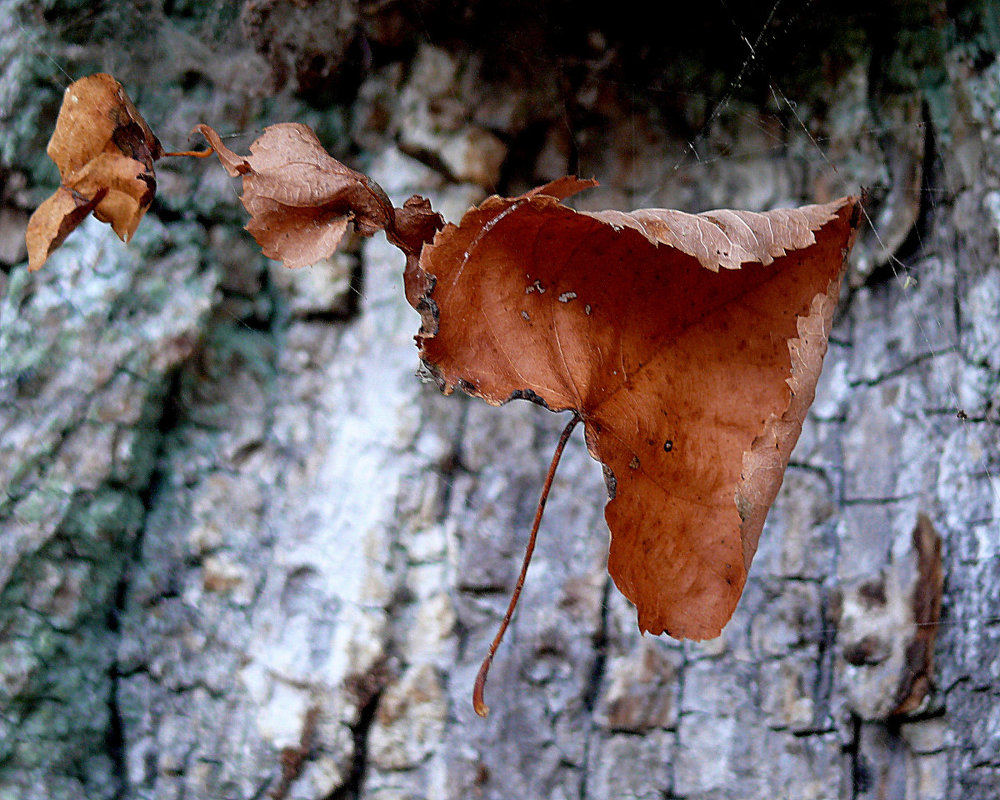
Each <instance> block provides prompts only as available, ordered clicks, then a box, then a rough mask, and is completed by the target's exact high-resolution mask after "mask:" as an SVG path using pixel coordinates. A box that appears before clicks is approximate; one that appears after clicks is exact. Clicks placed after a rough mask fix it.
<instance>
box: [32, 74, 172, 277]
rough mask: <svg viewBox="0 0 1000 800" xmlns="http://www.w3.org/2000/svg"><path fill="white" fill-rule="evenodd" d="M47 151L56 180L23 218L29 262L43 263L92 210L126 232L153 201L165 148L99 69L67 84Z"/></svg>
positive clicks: (122, 233) (35, 266) (122, 92)
mask: <svg viewBox="0 0 1000 800" xmlns="http://www.w3.org/2000/svg"><path fill="white" fill-rule="evenodd" d="M47 152H48V154H49V157H50V158H51V159H52V160H53V161H54V162H55V163H56V166H58V167H59V176H60V183H61V185H60V187H59V189H58V190H57V191H56V193H55V194H54V195H52V197H50V198H49V199H48V200H46V201H45V202H43V203H42V204H41V205H40V206H39V207H38V209H37V210H36V211H35V213H34V214H33V215H32V216H31V219H30V220H29V221H28V229H27V232H26V234H25V240H26V242H27V245H28V268H29V269H32V270H35V269H38V268H39V267H41V266H42V264H44V263H45V260H46V259H47V258H48V257H49V255H50V254H51V253H52V252H53V251H54V250H55V249H56V248H57V247H58V246H59V245H60V244H61V243H62V242H63V240H64V239H65V238H66V236H68V235H69V233H70V232H71V231H72V230H73V229H74V228H75V227H76V226H77V225H79V224H80V223H81V222H82V221H83V220H84V218H85V217H86V216H87V214H88V213H89V212H90V211H93V212H94V216H96V217H97V218H98V219H99V220H101V221H102V222H108V223H110V224H111V227H112V228H113V229H114V231H115V233H116V234H118V237H119V238H120V239H121V240H122V241H125V242H127V241H128V240H129V239H131V238H132V235H133V234H134V233H135V230H136V227H138V225H139V222H140V220H141V219H142V216H143V214H145V213H146V209H148V208H149V205H150V203H152V202H153V196H154V195H155V193H156V178H155V176H154V173H153V162H154V161H155V160H156V159H158V158H160V157H161V156H162V155H163V148H162V147H161V146H160V142H159V140H158V139H157V138H156V137H155V136H154V135H153V132H152V131H151V130H150V129H149V126H148V125H146V122H145V120H143V118H142V116H141V115H140V114H139V112H138V111H137V110H136V108H135V106H134V105H133V104H132V101H131V100H130V99H129V98H128V95H126V94H125V90H124V89H123V88H122V86H121V84H120V83H118V81H116V80H115V79H114V78H112V77H111V76H110V75H106V74H104V73H99V74H97V75H89V76H87V77H86V78H81V79H80V80H78V81H75V82H74V83H72V84H70V86H69V88H67V89H66V93H65V95H64V96H63V102H62V106H61V108H60V109H59V116H58V118H57V120H56V129H55V131H54V132H53V134H52V138H51V139H50V140H49V144H48V148H47Z"/></svg>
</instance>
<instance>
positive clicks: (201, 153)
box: [163, 147, 215, 158]
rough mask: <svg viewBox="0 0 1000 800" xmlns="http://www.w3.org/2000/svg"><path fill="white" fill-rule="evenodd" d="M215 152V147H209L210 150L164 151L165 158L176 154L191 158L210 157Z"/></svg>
mask: <svg viewBox="0 0 1000 800" xmlns="http://www.w3.org/2000/svg"><path fill="white" fill-rule="evenodd" d="M214 152H215V148H212V147H209V148H208V150H179V151H177V152H174V153H164V154H163V158H168V157H174V156H187V157H189V158H208V157H209V156H210V155H212V154H213V153H214Z"/></svg>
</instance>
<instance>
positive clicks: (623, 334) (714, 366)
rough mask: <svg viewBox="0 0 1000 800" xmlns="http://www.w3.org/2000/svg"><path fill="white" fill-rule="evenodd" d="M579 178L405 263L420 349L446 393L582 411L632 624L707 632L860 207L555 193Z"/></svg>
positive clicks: (791, 425) (762, 498)
mask: <svg viewBox="0 0 1000 800" xmlns="http://www.w3.org/2000/svg"><path fill="white" fill-rule="evenodd" d="M588 185H591V184H590V183H587V182H583V181H577V180H575V179H562V180H560V181H557V182H555V183H553V184H550V185H549V186H546V187H542V189H540V190H536V191H535V192H532V193H529V194H527V195H524V196H522V197H518V198H513V199H506V198H499V197H493V198H490V199H489V200H487V201H485V202H484V203H483V204H482V205H481V206H479V207H478V208H475V209H473V210H471V211H469V212H468V213H467V214H466V215H465V217H464V218H463V220H462V222H461V224H460V225H458V226H454V225H449V226H447V227H445V229H444V230H443V231H441V232H440V233H439V234H438V235H437V237H436V238H435V240H434V243H433V245H431V246H428V247H425V248H424V250H423V253H422V255H421V258H420V263H419V269H415V270H411V271H409V272H408V274H407V284H408V285H407V295H408V297H410V302H411V303H412V304H413V305H414V306H415V307H417V308H418V310H421V313H422V316H423V328H422V330H421V333H420V334H419V335H418V337H417V339H418V344H419V347H420V353H421V357H422V359H423V360H424V362H425V363H426V365H427V366H428V368H429V369H430V370H431V372H432V373H433V374H435V376H436V377H437V379H438V381H439V383H440V384H441V386H442V388H443V390H444V391H445V392H451V391H453V390H454V388H455V387H459V388H461V389H463V390H464V391H466V392H467V393H469V394H472V395H475V396H478V397H482V398H483V399H485V400H487V401H488V402H490V403H492V404H494V405H499V404H501V403H505V402H507V401H508V400H510V399H512V398H516V397H523V398H528V399H531V400H535V401H536V402H540V403H542V404H544V405H545V406H546V407H548V408H550V409H552V410H553V411H559V410H567V409H569V410H573V411H575V412H576V413H578V414H579V415H580V416H581V417H582V419H583V421H584V423H585V426H586V439H587V445H588V448H589V450H590V452H591V454H592V455H593V457H594V458H596V459H597V460H598V461H600V462H601V463H602V464H604V465H605V473H606V476H607V481H608V487H609V494H610V495H611V499H610V500H609V502H608V504H607V507H606V509H605V516H606V519H607V522H608V525H609V527H610V529H611V533H612V541H611V552H610V556H609V560H608V568H609V570H610V572H611V575H612V577H613V578H614V580H615V582H616V584H617V585H618V587H619V588H620V589H621V591H622V592H623V593H624V594H625V595H626V596H627V597H628V598H629V599H630V600H631V601H632V602H633V603H634V604H635V605H636V607H637V609H638V615H639V627H640V629H642V630H643V631H650V632H652V633H656V634H659V633H662V632H664V631H665V632H667V633H669V634H671V635H672V636H676V637H687V638H695V639H704V638H708V637H712V636H716V635H718V634H719V632H720V631H721V629H722V627H723V626H724V625H725V623H726V622H727V621H728V620H729V618H730V616H731V615H732V613H733V610H734V609H735V607H736V603H737V601H738V600H739V597H740V594H741V592H742V590H743V585H744V583H745V581H746V575H747V569H748V568H749V566H750V561H751V559H752V558H753V555H754V553H755V551H756V549H757V540H758V538H759V536H760V531H761V527H762V526H763V522H764V517H765V515H766V513H767V509H768V508H769V506H770V504H771V502H772V501H773V500H774V497H775V495H776V494H777V491H778V488H779V487H780V485H781V480H782V475H783V473H784V469H785V467H786V466H787V463H788V458H789V454H790V453H791V449H792V447H793V446H794V444H795V441H796V439H797V438H798V436H799V433H800V431H801V428H802V421H803V419H804V417H805V414H806V410H807V409H808V407H809V405H810V404H811V402H812V399H813V393H814V391H815V387H816V382H817V380H818V377H819V372H820V367H821V364H822V359H823V355H824V354H825V352H826V347H827V337H828V334H829V330H830V323H831V318H832V314H833V310H834V307H835V305H836V302H837V295H838V290H839V285H840V276H841V274H842V269H843V264H844V261H845V258H846V254H847V251H848V250H849V248H850V246H851V243H852V242H853V236H854V232H855V230H856V228H857V224H858V218H859V213H860V205H859V203H858V200H857V199H855V198H844V199H842V200H838V201H836V202H833V203H829V204H827V205H819V206H806V207H804V208H801V209H795V210H791V209H785V210H779V211H772V212H768V213H765V214H754V213H749V212H734V211H714V212H706V213H705V214H699V215H690V214H684V213H682V212H678V211H667V210H659V209H654V210H646V211H638V212H633V213H632V214H623V213H621V212H615V211H606V212H598V213H578V212H576V211H573V210H571V209H569V208H567V207H566V206H564V205H563V204H562V203H561V202H560V200H561V199H562V198H564V197H566V196H568V195H569V194H572V193H573V192H574V191H578V190H579V189H581V188H584V187H586V186H588ZM414 300H416V302H414Z"/></svg>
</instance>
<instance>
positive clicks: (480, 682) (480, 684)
mask: <svg viewBox="0 0 1000 800" xmlns="http://www.w3.org/2000/svg"><path fill="white" fill-rule="evenodd" d="M579 421H580V415H579V414H578V413H576V412H575V411H574V412H573V416H572V418H571V419H570V421H569V422H568V423H567V424H566V427H565V428H563V432H562V435H561V436H560V437H559V444H557V445H556V451H555V453H553V454H552V463H551V464H549V473H548V475H546V476H545V485H544V486H543V487H542V496H541V497H540V498H538V508H536V509H535V521H534V523H533V524H532V526H531V534H530V535H529V536H528V546H527V547H526V548H525V550H524V561H523V562H521V574H520V575H519V576H518V578H517V584H516V585H515V586H514V593H513V594H511V596H510V603H509V604H508V605H507V613H506V614H504V615H503V622H501V623H500V629H499V630H498V631H497V635H496V636H494V637H493V642H492V643H491V644H490V650H489V653H488V654H487V656H486V658H484V659H483V664H482V666H481V667H480V668H479V674H478V675H477V676H476V684H475V686H474V687H473V689H472V707H473V708H475V709H476V713H477V714H478V715H479V716H481V717H485V716H486V715H487V714H489V713H490V707H489V706H488V705H486V701H485V700H484V699H483V692H484V691H485V689H486V676H487V675H488V674H489V671H490V664H492V663H493V656H495V655H496V652H497V648H498V647H499V646H500V641H501V640H502V639H503V635H504V633H505V632H506V631H507V626H508V625H509V624H510V619H511V617H512V616H514V609H515V608H516V606H517V599H518V598H519V597H520V596H521V589H522V588H524V576H525V575H527V574H528V564H529V563H531V554H532V553H533V552H534V551H535V539H536V538H537V536H538V526H539V525H540V524H541V522H542V512H543V511H544V510H545V501H546V500H548V498H549V489H551V488H552V479H553V478H554V477H555V476H556V467H557V466H559V459H560V458H561V457H562V453H563V449H564V448H565V447H566V442H568V441H569V436H570V434H571V433H572V432H573V428H575V427H576V423H578V422H579Z"/></svg>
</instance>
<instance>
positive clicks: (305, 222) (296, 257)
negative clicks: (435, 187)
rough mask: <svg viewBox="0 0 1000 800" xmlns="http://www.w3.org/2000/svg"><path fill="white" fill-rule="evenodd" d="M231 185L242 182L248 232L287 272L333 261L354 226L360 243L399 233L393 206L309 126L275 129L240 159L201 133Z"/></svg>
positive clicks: (206, 130) (206, 131)
mask: <svg viewBox="0 0 1000 800" xmlns="http://www.w3.org/2000/svg"><path fill="white" fill-rule="evenodd" d="M195 130H196V131H198V132H199V133H201V135H202V136H204V137H205V138H206V139H207V140H208V142H209V144H210V145H211V146H212V148H213V149H214V150H215V152H216V154H217V155H218V156H219V160H220V161H221V162H222V166H223V167H225V169H226V171H228V172H229V174H230V175H232V176H233V177H236V176H242V178H243V197H242V200H243V205H244V207H245V208H246V210H247V211H248V212H249V213H250V223H249V224H248V225H247V230H248V231H249V232H250V233H251V234H252V235H253V237H254V239H256V240H257V243H258V244H259V245H260V246H261V249H262V250H263V252H264V255H266V256H267V257H268V258H273V259H276V260H278V261H281V262H282V263H283V264H284V265H285V266H286V267H302V266H306V265H308V264H314V263H315V262H317V261H320V260H321V259H324V258H329V256H330V255H332V253H333V251H334V249H335V248H336V247H337V244H338V243H339V242H340V240H341V238H342V237H343V236H344V233H345V232H346V231H347V223H348V222H353V223H354V227H355V229H356V230H357V231H358V233H360V234H361V235H362V236H371V235H372V234H373V233H375V232H376V231H379V230H385V229H386V228H391V227H393V225H394V211H393V207H392V203H391V202H389V198H388V197H386V195H385V192H383V191H382V189H381V187H380V186H379V185H378V184H376V183H375V182H374V181H372V180H370V179H369V178H368V176H366V175H363V174H362V173H360V172H357V171H355V170H353V169H351V168H350V167H347V166H345V165H344V164H341V163H340V162H339V161H337V160H336V159H335V158H333V157H332V156H331V155H330V154H329V153H327V152H326V150H324V149H323V145H322V144H320V141H319V139H318V137H317V136H316V134H315V133H314V132H313V131H312V129H310V128H309V127H308V126H307V125H301V124H299V123H294V122H286V123H281V124H278V125H271V126H269V127H267V128H265V129H264V132H263V134H261V136H260V137H258V138H257V139H256V140H255V141H254V142H253V143H252V144H251V145H250V155H248V156H240V155H238V154H236V153H234V152H233V151H232V150H230V149H229V148H228V147H226V146H225V145H224V144H223V143H222V140H221V138H220V137H219V135H218V134H217V133H216V132H215V131H214V130H213V129H212V128H210V127H209V126H208V125H198V126H197V127H196V128H195Z"/></svg>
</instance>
